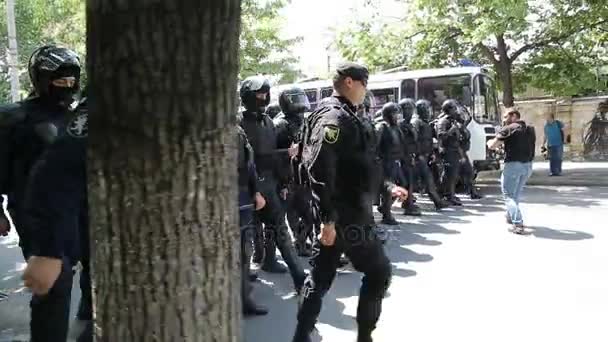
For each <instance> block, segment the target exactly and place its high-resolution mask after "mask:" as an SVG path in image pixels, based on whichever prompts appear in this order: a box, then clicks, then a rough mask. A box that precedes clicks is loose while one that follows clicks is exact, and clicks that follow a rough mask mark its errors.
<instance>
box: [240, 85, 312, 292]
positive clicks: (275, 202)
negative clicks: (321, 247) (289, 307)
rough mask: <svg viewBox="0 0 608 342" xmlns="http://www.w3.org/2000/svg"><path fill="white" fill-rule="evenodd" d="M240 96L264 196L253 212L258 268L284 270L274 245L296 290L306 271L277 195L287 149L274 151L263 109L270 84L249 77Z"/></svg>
mask: <svg viewBox="0 0 608 342" xmlns="http://www.w3.org/2000/svg"><path fill="white" fill-rule="evenodd" d="M240 96H241V101H242V103H243V106H244V107H245V109H246V110H245V111H244V112H243V114H242V118H241V120H240V126H241V127H242V128H243V130H244V131H245V133H246V134H247V139H249V143H250V144H251V146H252V147H253V151H254V158H255V164H256V169H257V172H258V176H259V191H260V193H261V194H262V195H263V196H264V198H265V199H266V206H265V207H264V209H262V210H260V211H258V212H256V216H257V219H258V220H259V221H261V222H262V223H264V226H265V227H264V229H265V235H266V238H265V246H264V250H265V256H264V261H263V264H262V270H264V271H267V272H274V273H281V272H285V269H284V267H283V266H281V264H279V263H278V261H277V259H276V248H277V247H278V248H279V251H280V252H281V255H282V256H283V260H284V261H285V262H286V263H287V266H288V268H289V272H290V273H291V277H292V279H293V281H294V286H295V288H296V290H299V289H300V287H301V286H302V284H303V282H304V279H305V278H306V273H304V269H303V268H302V266H301V265H300V263H299V261H298V259H297V255H296V252H295V249H294V247H293V243H292V241H291V237H290V235H289V232H288V230H287V226H286V224H285V211H284V210H283V204H282V203H281V199H280V198H279V191H280V193H281V197H283V199H286V198H287V181H288V173H287V170H285V169H284V168H283V167H281V163H280V158H281V154H287V151H281V152H280V151H278V150H277V133H276V129H275V126H274V124H273V122H272V120H271V119H270V117H269V116H268V115H266V114H264V109H265V108H266V106H267V105H268V103H269V101H270V97H269V96H270V83H269V82H268V80H266V79H264V78H263V77H259V76H253V77H249V78H247V79H245V80H244V81H243V83H242V84H241V89H240Z"/></svg>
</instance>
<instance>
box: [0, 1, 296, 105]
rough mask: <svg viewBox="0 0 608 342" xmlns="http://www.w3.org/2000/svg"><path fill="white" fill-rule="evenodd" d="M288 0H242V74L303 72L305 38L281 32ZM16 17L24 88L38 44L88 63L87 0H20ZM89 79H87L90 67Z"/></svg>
mask: <svg viewBox="0 0 608 342" xmlns="http://www.w3.org/2000/svg"><path fill="white" fill-rule="evenodd" d="M287 4H288V1H287V0H243V1H242V8H243V11H242V13H243V14H242V24H241V26H242V33H241V58H240V63H241V73H240V76H241V77H247V76H251V75H256V74H268V75H273V76H277V77H278V78H279V80H280V81H283V82H292V81H295V79H296V78H298V77H299V76H300V72H299V70H298V69H297V68H296V66H295V65H296V63H297V61H298V60H297V58H295V57H294V56H293V54H292V52H291V47H292V46H293V45H294V44H295V43H297V42H298V41H299V39H297V38H296V39H284V38H283V37H281V36H280V30H281V27H282V25H284V24H285V23H284V22H283V19H282V18H281V16H280V10H281V9H282V8H283V7H285V6H286V5H287ZM5 5H6V2H4V1H0V47H1V48H0V103H6V102H8V101H10V84H9V80H8V70H7V68H6V56H7V53H6V49H7V46H8V34H7V25H6V16H5V13H6V8H5ZM15 17H16V26H17V44H18V46H19V61H20V72H21V86H22V88H23V93H24V94H27V92H28V90H29V89H30V88H31V86H30V81H29V78H28V75H27V61H28V59H29V57H30V55H31V53H32V52H33V51H34V50H35V49H36V48H37V47H38V46H40V45H42V44H48V43H55V44H60V45H63V46H66V47H70V48H72V49H74V50H75V51H76V52H78V53H79V54H80V55H81V57H82V58H81V60H82V61H83V63H84V61H85V60H86V57H85V52H86V51H85V46H86V18H85V0H18V1H16V4H15ZM83 70H84V68H83ZM83 81H86V75H85V74H84V73H83Z"/></svg>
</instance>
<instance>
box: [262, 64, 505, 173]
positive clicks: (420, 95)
mask: <svg viewBox="0 0 608 342" xmlns="http://www.w3.org/2000/svg"><path fill="white" fill-rule="evenodd" d="M294 85H297V86H298V87H300V88H302V89H303V90H304V91H305V92H306V95H307V96H308V100H309V101H310V104H311V107H312V108H313V109H314V108H315V107H316V105H317V103H318V102H319V101H320V100H321V99H323V98H325V97H328V96H331V94H332V91H333V90H332V82H331V80H319V81H312V82H301V83H296V84H289V85H282V86H278V87H275V88H274V89H273V93H275V92H276V93H278V92H279V91H280V90H281V89H284V88H287V87H290V86H294ZM368 89H369V90H370V91H371V93H372V94H373V97H372V99H371V100H372V101H371V103H372V113H374V112H375V111H377V110H379V109H381V108H382V106H383V105H384V104H385V103H387V102H399V100H401V99H404V98H412V99H415V100H418V99H426V100H429V101H430V102H431V104H432V106H433V112H434V117H435V118H436V117H437V116H438V115H439V112H440V111H441V104H442V103H443V101H445V100H446V99H455V100H457V101H458V102H460V104H462V105H463V106H465V107H466V108H467V109H468V110H469V112H470V113H471V118H469V120H468V124H467V128H468V129H469V130H470V131H471V150H470V151H469V158H470V160H471V162H472V163H473V166H474V167H475V169H476V170H477V171H482V170H488V169H499V168H500V163H499V161H498V157H497V156H496V155H495V154H494V153H493V152H492V151H490V150H488V149H487V148H486V141H487V140H489V139H492V138H494V136H495V133H496V126H498V125H499V123H500V122H499V120H500V114H499V107H498V98H497V93H496V88H495V86H494V80H493V77H492V76H491V74H490V72H488V71H487V70H486V69H484V68H482V67H455V68H442V69H425V70H411V71H400V72H393V73H385V74H375V75H370V78H369V82H368Z"/></svg>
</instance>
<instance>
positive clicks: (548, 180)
mask: <svg viewBox="0 0 608 342" xmlns="http://www.w3.org/2000/svg"><path fill="white" fill-rule="evenodd" d="M500 175H501V171H489V172H483V173H482V174H480V177H478V178H477V180H476V183H477V184H500ZM581 176H582V175H578V177H575V178H572V177H568V176H562V177H548V176H546V175H544V174H542V175H541V174H538V173H534V174H533V175H532V177H530V179H529V180H528V182H527V183H526V185H532V186H534V185H540V186H586V187H608V172H606V176H602V177H597V175H596V174H591V175H589V177H581Z"/></svg>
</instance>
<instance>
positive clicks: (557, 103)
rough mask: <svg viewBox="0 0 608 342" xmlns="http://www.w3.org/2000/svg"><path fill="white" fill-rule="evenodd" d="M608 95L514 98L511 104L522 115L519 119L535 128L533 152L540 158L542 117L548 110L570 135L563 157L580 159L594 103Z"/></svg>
mask: <svg viewBox="0 0 608 342" xmlns="http://www.w3.org/2000/svg"><path fill="white" fill-rule="evenodd" d="M607 98H608V97H607V96H603V97H587V98H573V99H548V100H530V101H516V103H515V106H516V107H517V108H518V109H519V111H520V113H521V114H522V118H523V119H524V120H525V121H526V122H527V123H528V124H531V125H533V126H534V128H535V129H536V142H537V143H536V148H537V153H536V155H537V156H539V157H540V155H541V154H540V147H541V146H542V143H543V139H544V135H545V134H544V125H545V117H546V115H547V114H548V113H553V114H555V118H556V119H557V120H560V121H561V122H563V123H564V125H565V127H566V132H567V134H568V135H570V144H568V145H566V147H565V150H564V152H565V155H564V159H567V160H582V159H583V158H582V151H583V135H584V134H585V128H586V126H587V124H588V123H589V121H591V119H592V118H593V115H595V113H596V112H597V106H598V104H599V103H600V102H602V101H604V100H606V99H607Z"/></svg>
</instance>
